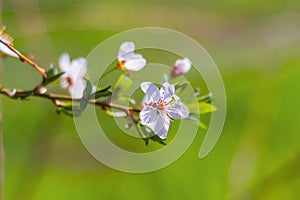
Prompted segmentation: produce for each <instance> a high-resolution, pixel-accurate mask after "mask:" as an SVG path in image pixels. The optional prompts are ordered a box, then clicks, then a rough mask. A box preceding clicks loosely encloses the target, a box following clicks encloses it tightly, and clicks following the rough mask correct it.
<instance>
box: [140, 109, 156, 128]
mask: <svg viewBox="0 0 300 200" xmlns="http://www.w3.org/2000/svg"><path fill="white" fill-rule="evenodd" d="M157 112H158V111H157V108H156V107H153V106H145V107H144V108H143V109H142V110H141V112H140V121H141V124H143V125H147V126H148V125H149V124H150V123H152V122H153V121H156V120H157V118H158V113H157Z"/></svg>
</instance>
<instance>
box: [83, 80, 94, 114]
mask: <svg viewBox="0 0 300 200" xmlns="http://www.w3.org/2000/svg"><path fill="white" fill-rule="evenodd" d="M85 80H86V86H85V89H84V91H83V97H82V99H81V100H80V109H81V110H84V109H85V108H86V107H87V105H88V103H89V101H90V96H91V92H92V88H93V85H92V83H91V82H90V81H89V80H87V79H85Z"/></svg>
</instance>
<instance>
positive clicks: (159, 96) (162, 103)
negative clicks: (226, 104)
mask: <svg viewBox="0 0 300 200" xmlns="http://www.w3.org/2000/svg"><path fill="white" fill-rule="evenodd" d="M4 29H5V28H4V27H3V28H2V29H0V51H1V52H2V53H4V54H6V55H8V56H12V57H18V58H19V59H20V60H21V61H22V62H26V63H28V64H29V65H31V66H33V67H34V69H35V70H36V71H37V72H39V73H40V75H41V76H42V77H43V80H42V82H41V83H40V84H39V85H38V86H36V87H35V88H34V89H32V90H22V89H8V88H5V87H1V86H0V94H3V95H5V96H7V97H8V98H10V99H18V100H24V99H28V98H30V97H39V98H44V99H48V100H51V101H52V102H53V103H54V105H55V106H56V107H57V113H58V114H60V113H64V114H66V115H69V116H72V117H77V116H80V114H81V113H82V112H83V111H84V109H85V108H86V107H87V106H88V105H89V104H92V105H94V106H98V107H100V108H101V109H102V110H103V111H104V112H105V113H106V114H108V115H110V116H113V117H124V118H126V119H127V121H128V123H127V124H125V126H126V127H127V128H130V127H131V126H132V125H134V126H135V127H136V129H137V131H138V133H139V134H140V136H141V137H142V138H143V139H144V140H145V143H146V144H148V141H149V139H151V140H154V141H156V142H159V143H161V144H165V142H164V140H165V139H166V138H167V134H168V131H169V127H170V124H171V123H170V122H171V121H174V120H182V119H189V120H191V121H194V122H196V123H198V124H199V126H200V127H205V125H203V124H202V123H201V122H200V121H198V119H197V118H195V115H197V114H205V113H210V112H213V111H215V110H216V108H215V107H213V105H211V96H210V95H206V96H199V89H195V92H194V93H193V94H191V97H190V99H189V100H188V101H187V102H185V103H184V102H181V101H180V98H179V96H177V94H176V93H180V92H179V91H181V92H182V91H183V90H184V89H185V88H186V86H187V83H180V84H175V86H174V85H173V84H171V83H169V81H168V80H169V79H173V78H175V77H177V76H181V75H183V74H186V73H188V71H189V70H190V68H191V66H192V64H191V61H190V60H189V59H188V58H182V59H177V60H176V62H175V64H174V65H173V66H172V67H171V70H170V74H169V78H168V77H167V75H164V77H166V78H164V80H165V81H164V82H163V83H162V84H161V86H160V88H159V87H157V86H156V85H155V84H153V83H151V82H142V83H141V90H142V91H143V92H144V94H145V96H144V99H143V101H141V102H136V101H135V100H133V99H132V98H131V97H130V98H128V100H129V101H130V102H131V104H133V106H134V107H129V106H124V105H120V104H114V103H112V102H113V100H115V99H116V100H118V99H122V98H123V99H124V98H126V97H125V95H124V94H125V92H126V91H127V90H128V89H129V88H130V87H131V84H132V82H133V81H132V80H131V79H130V73H132V72H138V71H140V70H142V69H143V68H144V67H145V66H146V59H145V58H144V57H143V56H142V55H141V54H135V53H134V51H135V45H134V43H133V42H124V43H122V44H121V45H120V48H119V51H118V55H117V65H116V67H115V68H114V69H112V70H110V71H108V72H106V73H105V74H104V75H103V76H107V75H109V74H110V73H111V72H112V71H114V70H121V71H123V72H124V74H123V75H121V76H120V78H119V79H118V81H117V82H116V85H114V86H113V87H111V86H108V87H106V88H97V87H96V86H94V85H93V84H92V83H91V82H90V81H89V80H88V79H87V78H86V74H87V65H88V64H87V60H86V59H85V58H83V57H80V58H76V59H74V60H71V59H70V56H69V54H68V53H63V54H62V55H61V56H60V58H59V61H58V64H59V68H60V73H58V72H57V71H58V70H57V69H56V67H54V65H52V67H51V68H50V69H49V70H48V71H46V70H44V69H43V68H41V67H39V66H38V65H37V64H36V63H34V62H33V61H32V60H30V59H29V58H27V57H26V56H24V55H23V54H21V53H20V52H19V51H18V50H17V49H16V48H14V47H13V43H12V41H13V39H12V38H11V37H10V36H9V35H7V34H5V33H4ZM103 76H102V77H103ZM57 80H60V86H61V87H62V88H63V89H66V90H67V91H68V92H69V94H70V95H62V94H54V93H47V90H48V88H47V87H48V85H50V84H56V82H57ZM112 93H114V94H116V95H114V96H112ZM193 98H194V99H195V98H196V99H197V105H196V106H197V107H193V105H192V107H191V105H189V104H190V101H191V99H193ZM198 107H200V113H198V112H197V111H198V110H199V109H198ZM113 109H115V110H118V111H120V112H116V111H114V110H113Z"/></svg>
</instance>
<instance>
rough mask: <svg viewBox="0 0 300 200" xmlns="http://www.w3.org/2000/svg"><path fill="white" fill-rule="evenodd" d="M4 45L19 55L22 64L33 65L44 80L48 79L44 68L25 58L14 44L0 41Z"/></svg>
mask: <svg viewBox="0 0 300 200" xmlns="http://www.w3.org/2000/svg"><path fill="white" fill-rule="evenodd" d="M0 42H1V43H2V44H4V45H5V46H6V47H7V48H9V49H10V50H11V51H13V52H14V53H15V54H17V55H18V56H19V58H20V60H21V61H22V62H26V63H28V64H29V65H31V66H32V67H33V68H34V69H35V70H36V71H37V72H38V73H39V74H41V76H42V77H43V78H47V75H46V72H45V70H44V69H43V68H41V67H39V66H38V65H37V64H36V63H35V62H33V61H32V60H30V59H29V58H27V57H26V56H24V55H23V54H22V53H20V52H19V51H18V50H17V49H16V48H15V47H14V46H13V45H12V44H9V43H6V42H4V41H3V40H0Z"/></svg>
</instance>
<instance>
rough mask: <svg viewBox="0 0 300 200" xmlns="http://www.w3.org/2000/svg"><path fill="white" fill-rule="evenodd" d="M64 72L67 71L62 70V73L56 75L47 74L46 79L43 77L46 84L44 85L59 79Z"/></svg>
mask: <svg viewBox="0 0 300 200" xmlns="http://www.w3.org/2000/svg"><path fill="white" fill-rule="evenodd" d="M64 73H65V72H61V73H59V74H56V75H54V76H47V78H44V79H43V85H44V86H47V85H49V84H51V83H53V82H54V81H56V80H57V79H59V77H60V76H61V75H63V74H64Z"/></svg>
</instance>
